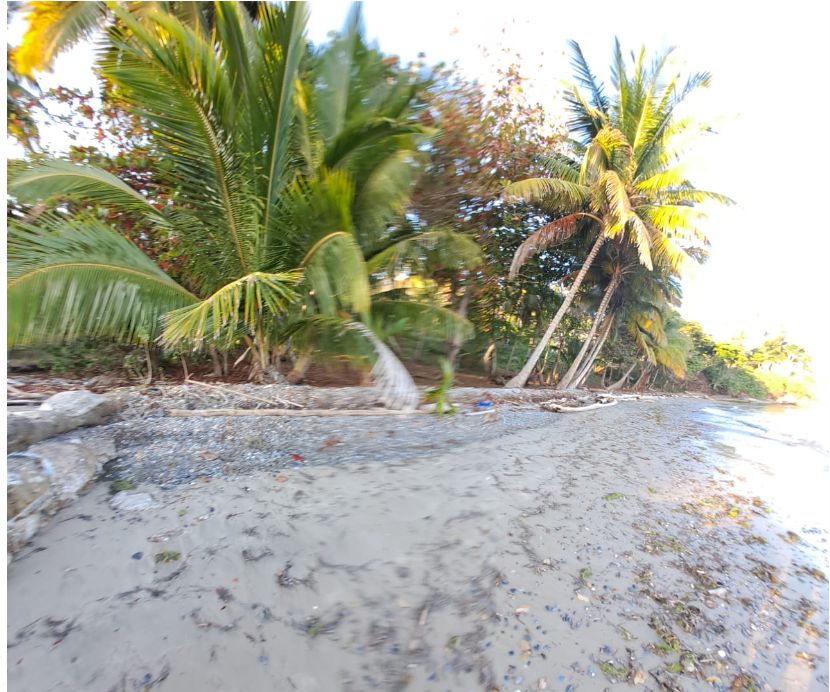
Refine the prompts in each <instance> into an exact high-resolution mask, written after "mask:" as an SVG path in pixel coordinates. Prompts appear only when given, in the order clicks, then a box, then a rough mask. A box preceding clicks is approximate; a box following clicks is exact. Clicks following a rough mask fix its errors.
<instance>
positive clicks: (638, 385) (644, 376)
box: [634, 363, 651, 391]
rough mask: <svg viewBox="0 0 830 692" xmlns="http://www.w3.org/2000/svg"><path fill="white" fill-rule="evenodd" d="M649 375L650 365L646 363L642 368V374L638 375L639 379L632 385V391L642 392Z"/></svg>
mask: <svg viewBox="0 0 830 692" xmlns="http://www.w3.org/2000/svg"><path fill="white" fill-rule="evenodd" d="M650 375H651V364H650V363H646V364H645V366H644V367H643V372H642V373H641V374H640V377H639V378H638V379H637V382H636V383H635V384H634V389H637V390H639V391H642V390H643V389H644V388H645V386H646V382H648V378H649V376H650Z"/></svg>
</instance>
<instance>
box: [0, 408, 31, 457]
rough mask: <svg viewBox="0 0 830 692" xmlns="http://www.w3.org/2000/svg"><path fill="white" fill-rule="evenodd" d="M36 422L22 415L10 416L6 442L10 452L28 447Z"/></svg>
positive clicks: (7, 423)
mask: <svg viewBox="0 0 830 692" xmlns="http://www.w3.org/2000/svg"><path fill="white" fill-rule="evenodd" d="M33 428H34V424H33V423H32V421H30V420H29V419H28V418H27V417H25V416H21V415H19V414H18V415H13V416H8V417H7V420H6V443H7V445H8V450H9V451H10V452H17V451H20V450H21V449H26V446H27V445H28V444H29V442H31V439H32V431H33Z"/></svg>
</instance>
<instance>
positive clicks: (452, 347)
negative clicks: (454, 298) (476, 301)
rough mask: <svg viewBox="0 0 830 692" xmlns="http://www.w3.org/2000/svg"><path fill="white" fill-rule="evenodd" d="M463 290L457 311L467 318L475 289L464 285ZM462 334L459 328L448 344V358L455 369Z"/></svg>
mask: <svg viewBox="0 0 830 692" xmlns="http://www.w3.org/2000/svg"><path fill="white" fill-rule="evenodd" d="M461 290H462V291H463V293H462V294H461V301H460V302H459V304H458V309H457V310H456V313H458V315H459V316H461V317H464V318H466V317H467V310H468V308H469V306H470V296H471V295H472V293H473V291H472V289H471V287H470V286H462V288H461ZM462 336H463V335H462V332H461V329H460V328H459V329H457V330H456V331H455V333H454V334H453V335H452V339H450V341H449V343H448V344H447V360H448V361H449V363H450V366H451V367H452V369H453V370H455V361H456V360H457V359H458V352H459V351H460V350H461V342H462Z"/></svg>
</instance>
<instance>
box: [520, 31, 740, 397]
mask: <svg viewBox="0 0 830 692" xmlns="http://www.w3.org/2000/svg"><path fill="white" fill-rule="evenodd" d="M571 49H572V53H573V65H574V68H575V71H576V78H577V84H578V85H572V86H571V87H569V90H568V91H567V93H566V101H567V104H568V107H569V111H570V113H571V120H570V121H569V123H568V124H569V128H570V130H571V132H572V133H573V135H574V138H573V139H572V140H571V141H570V152H569V154H570V155H562V154H555V155H553V156H552V157H551V159H550V161H549V162H548V169H549V171H550V173H551V177H547V178H531V179H528V180H523V181H520V182H517V183H514V184H513V185H511V186H510V187H509V188H508V193H509V194H511V195H513V196H515V197H520V198H524V199H526V200H530V201H541V202H542V203H544V204H546V205H548V206H549V207H551V208H555V209H558V210H560V215H559V218H557V219H556V220H555V221H553V222H551V223H548V224H546V225H545V226H542V227H541V228H539V229H538V230H536V231H535V232H534V233H532V234H531V235H530V236H529V237H528V238H527V239H526V240H525V241H524V243H522V245H521V246H520V247H519V249H518V251H517V252H516V255H515V257H514V259H513V264H512V266H511V268H510V278H512V277H515V276H516V274H517V273H518V271H519V270H520V269H521V267H522V265H523V264H524V263H525V262H526V261H527V259H528V258H529V257H531V256H532V255H533V254H535V253H537V252H540V251H543V250H544V249H545V248H547V247H549V246H551V245H553V244H556V243H559V242H562V241H564V240H565V239H567V238H570V237H572V236H573V235H575V234H577V233H582V234H585V235H586V236H588V237H590V238H591V239H592V243H593V244H592V247H591V250H590V252H589V253H588V255H587V257H586V258H585V261H584V263H583V265H582V269H581V270H580V272H579V273H578V274H577V276H576V278H575V279H574V281H573V284H572V286H571V289H570V291H569V292H568V296H567V298H566V299H565V301H564V302H563V303H562V306H561V307H560V309H559V311H558V312H557V313H556V316H555V317H554V318H553V320H552V321H551V323H550V325H549V326H548V328H547V330H546V331H545V334H544V336H543V338H542V339H541V341H540V342H539V343H538V345H537V346H536V348H535V349H534V351H533V353H532V354H531V356H530V358H529V359H528V361H527V363H525V365H524V367H523V368H522V369H521V371H520V372H519V373H518V374H517V375H516V376H515V377H514V378H513V379H512V380H510V381H509V382H508V383H507V385H506V386H508V387H523V386H524V385H525V384H526V382H527V379H528V377H529V375H530V373H531V372H532V370H533V368H534V366H535V365H536V362H537V361H538V359H539V357H540V355H541V354H542V352H543V351H544V349H545V348H546V347H547V345H548V343H549V342H550V338H551V336H552V335H553V333H554V331H555V330H556V328H557V327H558V326H559V323H560V322H561V320H562V317H563V316H564V314H565V313H566V312H567V310H568V309H569V307H570V305H571V302H572V301H573V299H574V297H575V295H576V293H577V292H578V291H579V288H580V286H581V284H582V281H583V279H584V278H585V275H586V273H587V271H588V269H589V268H590V266H591V264H592V263H593V261H594V259H595V258H596V257H597V255H598V253H599V251H600V249H601V247H602V245H603V244H604V243H605V242H606V241H608V240H611V241H614V242H618V243H625V244H629V245H632V246H633V247H634V248H636V250H637V253H638V256H639V261H640V262H641V263H642V264H643V266H645V267H647V268H648V269H651V268H652V267H653V265H654V262H655V260H656V261H659V262H661V263H665V264H667V265H669V266H672V267H674V268H679V267H680V266H681V265H682V264H683V262H684V261H685V259H686V258H687V256H688V255H687V249H688V248H689V247H690V246H697V245H700V244H705V243H706V238H705V236H704V235H703V233H702V232H701V231H700V229H699V228H698V223H699V221H700V220H701V218H702V217H703V212H702V211H701V210H699V209H697V208H695V206H694V205H696V204H698V203H701V202H704V201H706V200H716V201H720V202H729V200H728V199H727V198H725V197H723V196H722V195H718V194H715V193H712V192H707V191H703V190H699V189H697V188H695V187H694V186H693V185H692V184H691V183H690V182H689V181H688V180H687V179H686V177H685V175H684V171H683V166H682V165H680V164H678V162H677V160H678V155H679V152H676V151H675V150H674V145H675V144H676V140H677V137H678V135H680V134H681V133H683V132H686V131H687V130H689V129H690V128H692V127H693V123H692V122H691V121H689V120H687V119H683V118H679V117H678V115H677V107H678V105H679V104H680V103H681V102H682V101H683V100H684V99H685V98H686V97H687V96H688V95H689V94H690V93H692V92H693V91H694V90H695V89H696V88H698V87H704V86H706V85H708V83H709V81H710V76H709V74H708V73H698V74H694V75H692V76H691V77H690V78H689V79H688V80H687V82H686V84H685V86H683V87H682V88H679V84H680V75H675V76H673V77H672V78H670V79H668V80H667V81H664V80H663V77H662V73H663V71H664V69H665V67H666V64H667V61H668V58H669V55H670V52H666V53H664V54H662V55H661V56H659V57H658V58H657V59H656V60H655V61H654V62H653V64H652V65H651V66H647V65H646V60H645V49H643V50H642V51H641V52H640V54H639V56H638V57H637V58H636V59H635V61H634V69H633V72H632V73H631V74H629V73H628V72H627V70H626V66H625V63H624V60H623V57H622V50H621V48H620V44H619V41H617V42H616V45H615V54H614V65H613V70H612V76H613V86H614V89H615V92H616V93H615V96H614V98H613V99H609V98H608V97H607V96H606V95H605V89H604V86H603V85H602V83H600V82H599V81H597V79H596V77H594V75H593V74H592V73H591V71H590V69H589V67H588V64H587V62H586V61H585V58H584V56H583V54H582V51H581V49H580V48H579V45H578V44H577V43H575V42H572V43H571ZM580 87H582V88H585V89H587V90H588V91H589V96H588V98H587V100H586V99H585V98H583V96H582V93H581V91H580ZM575 157H579V158H575Z"/></svg>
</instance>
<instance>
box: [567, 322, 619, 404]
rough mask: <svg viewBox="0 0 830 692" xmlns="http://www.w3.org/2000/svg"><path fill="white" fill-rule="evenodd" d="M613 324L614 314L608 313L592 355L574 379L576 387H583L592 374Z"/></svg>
mask: <svg viewBox="0 0 830 692" xmlns="http://www.w3.org/2000/svg"><path fill="white" fill-rule="evenodd" d="M613 324H614V315H613V314H612V315H608V316H607V317H606V318H605V322H604V326H603V329H602V332H601V333H600V336H599V339H597V342H596V344H594V348H593V349H591V353H590V355H589V356H588V357H587V358H586V359H585V365H584V366H583V367H582V370H580V371H579V373H578V374H577V376H576V377H575V378H574V380H573V383H572V385H571V386H572V387H573V388H574V389H576V388H578V387H581V386H582V385H583V383H584V382H585V380H586V379H587V378H588V375H590V374H591V370H592V369H593V367H594V363H595V362H596V360H597V358H598V357H599V354H600V352H601V351H602V347H603V346H605V342H606V340H607V339H608V335H609V334H610V333H611V327H612V325H613Z"/></svg>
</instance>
